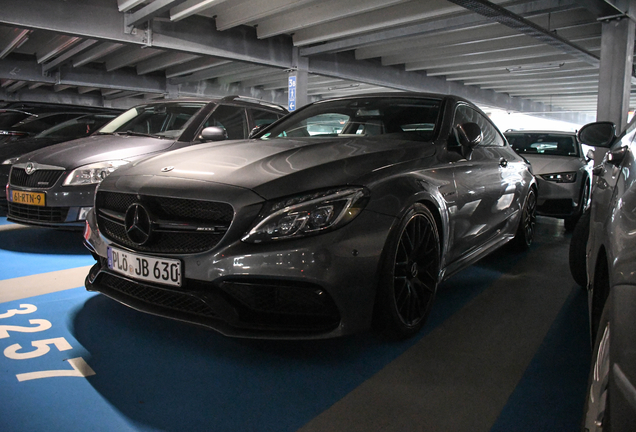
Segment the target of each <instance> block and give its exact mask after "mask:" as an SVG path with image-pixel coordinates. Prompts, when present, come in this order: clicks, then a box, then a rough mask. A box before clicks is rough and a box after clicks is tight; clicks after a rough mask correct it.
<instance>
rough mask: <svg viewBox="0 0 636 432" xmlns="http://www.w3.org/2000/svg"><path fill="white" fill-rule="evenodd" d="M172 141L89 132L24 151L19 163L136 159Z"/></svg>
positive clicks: (72, 164)
mask: <svg viewBox="0 0 636 432" xmlns="http://www.w3.org/2000/svg"><path fill="white" fill-rule="evenodd" d="M172 144H174V141H173V140H168V139H159V138H153V137H139V136H132V135H92V136H90V137H86V138H80V139H76V140H73V141H67V142H64V143H60V144H55V145H52V146H49V147H45V148H43V149H40V150H36V151H33V152H31V153H28V154H25V155H24V156H23V157H21V158H20V161H19V163H25V162H37V163H39V164H45V165H54V166H60V167H64V168H67V169H72V168H77V167H79V166H82V165H86V164H90V163H95V162H103V161H109V160H120V159H123V160H128V161H132V160H136V159H138V158H139V157H141V156H143V155H146V154H149V153H154V152H158V151H163V150H166V149H168V148H170V146H171V145H172Z"/></svg>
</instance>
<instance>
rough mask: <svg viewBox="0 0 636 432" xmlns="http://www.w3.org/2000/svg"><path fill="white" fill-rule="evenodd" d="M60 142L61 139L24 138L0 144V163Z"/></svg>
mask: <svg viewBox="0 0 636 432" xmlns="http://www.w3.org/2000/svg"><path fill="white" fill-rule="evenodd" d="M62 141H63V139H61V138H58V139H54V138H26V139H23V140H19V141H10V142H7V143H4V144H0V163H2V161H4V160H6V159H9V158H12V157H17V156H20V155H23V154H25V153H29V152H32V151H34V150H38V149H41V148H43V147H47V146H50V145H53V144H56V143H59V142H62Z"/></svg>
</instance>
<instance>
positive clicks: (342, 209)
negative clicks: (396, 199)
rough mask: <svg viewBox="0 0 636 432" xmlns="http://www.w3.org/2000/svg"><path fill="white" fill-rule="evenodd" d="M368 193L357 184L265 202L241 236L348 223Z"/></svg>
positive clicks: (284, 234)
mask: <svg viewBox="0 0 636 432" xmlns="http://www.w3.org/2000/svg"><path fill="white" fill-rule="evenodd" d="M368 199H369V192H368V191H367V190H366V189H364V188H361V187H349V188H341V189H331V190H326V191H319V192H315V193H309V194H306V195H299V196H295V197H291V198H287V199H284V200H281V201H278V202H274V203H271V204H269V205H267V206H266V207H265V209H264V211H263V212H262V213H261V218H260V220H259V221H258V222H257V223H256V225H255V226H254V227H253V228H252V229H251V230H250V231H249V232H248V233H247V234H246V235H245V236H244V237H243V241H245V242H249V243H262V242H268V241H273V240H285V239H290V238H299V237H306V236H310V235H315V234H320V233H323V232H325V231H329V230H333V229H336V228H339V227H341V226H343V225H345V224H347V223H349V222H351V221H352V220H353V219H354V218H355V217H356V216H358V214H360V212H361V211H362V209H363V208H364V206H365V205H366V204H367V202H368Z"/></svg>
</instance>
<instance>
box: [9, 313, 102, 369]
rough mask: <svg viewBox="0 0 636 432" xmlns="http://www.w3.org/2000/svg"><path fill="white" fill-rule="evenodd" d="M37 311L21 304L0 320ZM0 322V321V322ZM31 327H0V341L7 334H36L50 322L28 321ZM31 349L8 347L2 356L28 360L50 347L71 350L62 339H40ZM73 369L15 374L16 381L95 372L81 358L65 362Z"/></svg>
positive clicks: (42, 320) (46, 328)
mask: <svg viewBox="0 0 636 432" xmlns="http://www.w3.org/2000/svg"><path fill="white" fill-rule="evenodd" d="M36 310H38V308H37V307H35V306H34V305H32V304H21V305H20V308H19V309H10V310H8V311H7V312H6V313H3V314H0V319H4V318H11V317H14V316H16V315H26V314H30V313H33V312H35V311H36ZM0 322H1V321H0ZM29 324H31V326H29V327H27V326H17V325H0V339H6V338H8V337H10V336H11V335H10V334H9V332H19V333H37V332H41V331H45V330H48V329H50V328H51V322H50V321H47V320H45V319H31V320H29ZM31 346H32V348H26V347H25V348H23V347H22V346H21V345H20V344H17V343H16V344H13V345H9V346H8V347H6V348H5V349H4V356H5V357H7V358H10V359H13V360H28V359H33V358H36V357H40V356H43V355H45V354H46V353H48V352H49V351H50V350H51V348H52V347H55V348H56V349H57V350H58V351H67V350H70V349H73V347H72V346H71V345H70V344H69V343H68V341H67V340H66V339H65V338H63V337H57V338H50V339H41V340H35V341H33V342H31ZM67 361H68V363H69V364H70V365H71V367H72V368H73V369H60V370H45V371H37V372H27V373H21V374H17V375H16V377H17V378H18V381H29V380H34V379H38V378H53V377H87V376H91V375H95V371H93V369H91V367H90V366H89V365H88V364H87V363H86V361H84V359H83V358H81V357H76V358H72V359H68V360H67Z"/></svg>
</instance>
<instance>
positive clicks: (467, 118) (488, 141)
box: [453, 105, 505, 147]
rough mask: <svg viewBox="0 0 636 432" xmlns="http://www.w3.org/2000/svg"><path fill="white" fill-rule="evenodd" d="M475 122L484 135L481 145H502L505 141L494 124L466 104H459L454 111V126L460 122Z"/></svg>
mask: <svg viewBox="0 0 636 432" xmlns="http://www.w3.org/2000/svg"><path fill="white" fill-rule="evenodd" d="M467 122H471V123H477V124H478V125H479V127H480V128H481V132H482V134H483V135H484V141H483V142H482V144H481V146H497V147H503V146H504V145H505V141H504V139H503V138H502V136H501V134H500V133H499V131H498V130H497V128H496V127H495V126H493V124H492V123H490V121H489V120H488V119H487V118H486V117H484V115H483V114H481V113H480V112H478V111H475V110H474V109H472V108H471V107H469V106H468V105H459V106H458V107H457V110H456V111H455V121H454V123H453V125H454V126H457V125H459V124H462V123H467Z"/></svg>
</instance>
